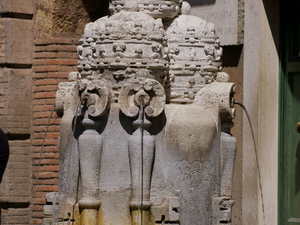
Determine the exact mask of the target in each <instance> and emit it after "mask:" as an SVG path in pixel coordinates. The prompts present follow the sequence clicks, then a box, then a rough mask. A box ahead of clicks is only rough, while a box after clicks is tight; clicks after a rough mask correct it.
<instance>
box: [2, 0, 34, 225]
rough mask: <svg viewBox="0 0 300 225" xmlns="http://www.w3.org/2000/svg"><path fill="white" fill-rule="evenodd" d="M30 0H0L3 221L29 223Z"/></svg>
mask: <svg viewBox="0 0 300 225" xmlns="http://www.w3.org/2000/svg"><path fill="white" fill-rule="evenodd" d="M33 13H34V12H33V2H32V0H22V1H21V0H2V1H0V128H1V129H3V131H4V132H5V133H6V134H7V137H8V139H9V145H10V158H9V162H8V165H7V169H6V171H5V173H4V177H3V180H2V183H1V185H0V204H1V213H2V215H1V219H2V224H14V225H15V224H20V225H22V224H24V225H25V224H30V219H31V209H30V200H31V156H30V154H31V141H30V138H31V122H32V119H31V118H32V110H31V108H32V93H31V92H32V91H31V89H32V55H33V54H32V50H33Z"/></svg>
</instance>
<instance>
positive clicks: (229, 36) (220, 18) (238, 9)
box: [188, 0, 244, 45]
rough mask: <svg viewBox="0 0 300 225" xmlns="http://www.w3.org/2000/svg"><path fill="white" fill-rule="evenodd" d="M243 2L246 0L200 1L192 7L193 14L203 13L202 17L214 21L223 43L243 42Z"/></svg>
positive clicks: (190, 0) (234, 43) (191, 0)
mask: <svg viewBox="0 0 300 225" xmlns="http://www.w3.org/2000/svg"><path fill="white" fill-rule="evenodd" d="M188 2H191V3H194V2H195V1H193V0H188ZM243 3H244V0H216V1H206V2H205V3H201V1H199V2H197V4H196V3H195V6H194V7H192V11H191V15H201V18H202V19H205V20H206V21H208V22H212V23H213V24H214V25H215V30H216V34H217V35H218V36H219V37H220V42H221V43H222V45H238V44H243V38H244V37H243V36H244V34H243V33H244V32H243V21H244V18H243V8H244V6H243Z"/></svg>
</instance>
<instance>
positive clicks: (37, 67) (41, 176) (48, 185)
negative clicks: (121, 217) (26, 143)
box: [32, 38, 79, 224]
mask: <svg viewBox="0 0 300 225" xmlns="http://www.w3.org/2000/svg"><path fill="white" fill-rule="evenodd" d="M78 39H79V38H49V39H37V40H35V47H34V61H33V69H34V74H33V82H34V85H33V137H32V169H33V180H32V183H33V195H32V197H33V212H32V224H42V223H43V218H45V217H47V215H45V214H44V212H43V207H44V205H45V203H46V202H45V196H46V194H47V193H49V192H53V191H58V182H59V180H58V171H59V152H58V136H59V123H60V119H59V118H58V117H57V115H56V114H55V112H53V113H52V110H53V108H54V104H55V93H56V90H57V85H58V83H59V82H62V81H67V77H68V74H69V72H71V71H77V68H76V65H77V51H76V47H77V45H78ZM49 117H51V119H50V120H49ZM48 122H49V124H50V125H49V126H48V129H47V124H48ZM46 129H47V136H46V138H45V134H46ZM44 138H45V139H44ZM43 144H44V147H42V145H43Z"/></svg>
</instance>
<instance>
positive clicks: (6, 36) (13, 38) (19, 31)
mask: <svg viewBox="0 0 300 225" xmlns="http://www.w3.org/2000/svg"><path fill="white" fill-rule="evenodd" d="M0 33H1V35H3V36H2V37H1V38H0V39H1V40H2V41H1V43H0V46H1V48H0V64H21V65H24V64H29V65H31V64H32V59H33V58H32V52H33V21H31V20H21V19H12V18H0Z"/></svg>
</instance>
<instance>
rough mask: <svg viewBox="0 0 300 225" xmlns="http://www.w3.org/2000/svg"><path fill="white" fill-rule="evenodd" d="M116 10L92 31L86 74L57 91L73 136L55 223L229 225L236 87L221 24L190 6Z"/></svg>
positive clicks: (66, 129) (141, 3)
mask: <svg viewBox="0 0 300 225" xmlns="http://www.w3.org/2000/svg"><path fill="white" fill-rule="evenodd" d="M110 11H111V14H112V15H111V16H109V17H103V18H100V19H98V20H96V21H95V22H92V23H88V24H87V25H86V27H85V31H84V35H83V36H82V38H81V39H80V45H79V46H78V48H77V51H78V66H77V67H78V71H79V73H76V74H75V73H73V74H72V75H70V79H71V80H70V82H66V83H61V84H60V85H59V89H58V92H57V111H58V114H61V115H63V119H62V125H61V132H62V134H63V133H67V135H64V137H63V135H62V137H63V139H62V140H61V141H60V145H61V156H62V158H63V159H62V162H63V163H62V164H61V168H62V172H61V178H60V179H61V180H60V183H61V186H60V188H61V190H60V193H59V195H57V196H56V197H55V198H56V200H53V202H57V203H58V206H56V211H55V214H56V215H59V216H58V217H59V218H58V217H56V219H55V220H56V221H55V224H56V225H59V224H60V222H59V220H64V221H76V224H81V225H83V224H90V223H91V224H93V225H107V224H119V225H130V224H133V225H135V224H145V225H146V224H147V225H155V224H167V223H172V224H178V225H179V224H192V225H218V224H223V223H230V216H231V215H230V212H231V206H232V204H233V201H232V200H231V186H232V175H233V164H234V155H235V146H236V140H235V138H234V137H232V135H231V134H230V128H231V125H232V122H231V120H232V119H233V118H234V114H235V110H234V108H233V96H234V93H235V85H234V84H232V83H228V80H229V76H228V74H226V73H224V72H221V69H222V60H221V57H222V53H223V50H222V48H221V47H220V43H219V39H218V37H216V35H215V31H214V27H213V25H212V24H211V23H207V22H206V21H205V20H202V19H200V18H198V17H195V16H190V15H189V12H190V6H189V4H188V3H187V2H182V1H181V0H173V1H162V0H138V1H134V0H120V1H110ZM166 104H167V105H166ZM187 104H188V105H187ZM66 136H69V137H68V138H66ZM64 152H66V153H64ZM117 159H118V160H117ZM119 164H120V165H122V166H118V165H119ZM69 165H72V166H71V167H69ZM114 167H117V168H118V169H115V168H114ZM67 168H71V170H72V171H73V172H72V173H71V175H72V176H69V175H70V173H67V172H66V171H69V169H67ZM120 174H122V175H120ZM78 176H80V179H78ZM115 177H118V180H114V179H115ZM76 178H77V179H76ZM67 179H70V180H72V182H69V181H68V182H66V180H67ZM122 193H124V195H123V194H122ZM120 196H122V197H120ZM120 198H121V199H120ZM73 199H78V203H76V201H71V200H73ZM120 201H122V202H120ZM64 203H66V204H64ZM72 204H76V206H75V205H73V206H72ZM72 207H74V208H76V207H77V208H76V210H77V211H73V212H72V213H69V214H70V215H69V216H67V215H65V214H64V213H62V212H63V211H64V209H67V211H68V212H69V211H70V210H71V209H72ZM224 209H226V210H224ZM53 212H54V211H53ZM89 221H92V222H89ZM70 223H73V222H70ZM74 223H75V222H74Z"/></svg>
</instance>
